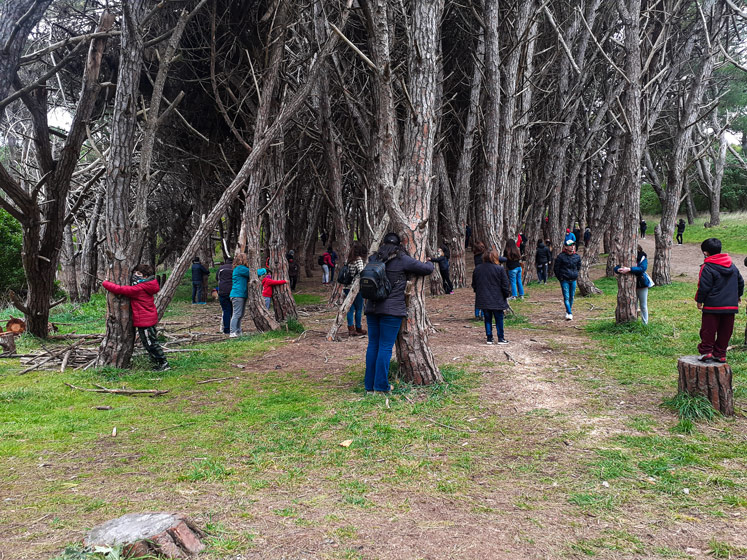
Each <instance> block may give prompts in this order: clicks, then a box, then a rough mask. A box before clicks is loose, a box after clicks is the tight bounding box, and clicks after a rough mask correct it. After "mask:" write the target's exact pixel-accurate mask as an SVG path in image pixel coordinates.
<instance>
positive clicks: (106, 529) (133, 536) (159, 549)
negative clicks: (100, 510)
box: [83, 513, 205, 558]
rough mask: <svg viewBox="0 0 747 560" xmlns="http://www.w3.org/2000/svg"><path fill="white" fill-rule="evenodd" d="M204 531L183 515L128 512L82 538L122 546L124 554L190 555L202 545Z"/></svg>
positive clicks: (89, 543)
mask: <svg viewBox="0 0 747 560" xmlns="http://www.w3.org/2000/svg"><path fill="white" fill-rule="evenodd" d="M204 536H205V534H204V533H203V532H202V531H201V530H200V529H198V528H197V527H196V526H195V525H194V523H192V521H190V520H189V519H188V518H187V517H185V516H183V515H178V514H173V513H128V514H127V515H123V516H122V517H118V518H117V519H112V520H111V521H107V522H106V523H102V524H101V525H97V526H96V527H94V528H93V529H91V532H90V533H89V534H88V536H87V537H86V538H85V540H84V541H83V542H84V544H85V545H86V546H89V547H95V546H122V547H123V548H124V552H125V555H126V556H127V557H137V558H140V557H141V556H143V557H144V556H148V557H150V556H159V557H164V558H191V557H193V556H194V555H196V554H198V553H199V552H201V551H202V550H203V549H204V548H205V545H204V544H202V542H201V541H200V539H201V538H202V537H204Z"/></svg>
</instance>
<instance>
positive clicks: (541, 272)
mask: <svg viewBox="0 0 747 560" xmlns="http://www.w3.org/2000/svg"><path fill="white" fill-rule="evenodd" d="M537 282H542V283H545V284H546V283H547V263H545V264H538V265H537Z"/></svg>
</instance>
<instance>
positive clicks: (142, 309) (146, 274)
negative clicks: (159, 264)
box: [101, 264, 171, 371]
mask: <svg viewBox="0 0 747 560" xmlns="http://www.w3.org/2000/svg"><path fill="white" fill-rule="evenodd" d="M153 274H154V272H153V268H152V267H151V266H150V265H148V264H139V265H137V266H136V267H135V268H134V269H132V286H120V285H119V284H115V283H114V282H108V281H105V282H102V284H101V286H102V287H103V288H104V289H106V290H108V291H110V292H111V293H113V294H116V295H118V296H124V297H126V298H129V300H130V306H131V307H132V325H133V326H134V327H135V328H136V329H137V333H138V336H139V337H140V342H142V344H143V347H144V348H145V350H146V352H148V356H150V359H151V361H152V362H153V363H155V367H154V368H153V370H154V371H168V370H170V369H171V368H170V367H169V362H168V360H166V355H165V354H164V353H163V348H161V345H160V344H159V342H158V338H157V336H156V325H157V324H158V311H156V304H155V302H154V301H153V295H154V294H157V293H158V291H159V290H160V289H161V288H160V286H159V285H158V281H157V280H156V277H155V276H154V275H153Z"/></svg>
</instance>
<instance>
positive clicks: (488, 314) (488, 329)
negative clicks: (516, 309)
mask: <svg viewBox="0 0 747 560" xmlns="http://www.w3.org/2000/svg"><path fill="white" fill-rule="evenodd" d="M482 312H483V314H484V316H485V335H486V336H487V337H488V341H490V342H492V341H493V318H494V317H495V334H497V335H498V340H503V311H494V310H491V309H483V310H482Z"/></svg>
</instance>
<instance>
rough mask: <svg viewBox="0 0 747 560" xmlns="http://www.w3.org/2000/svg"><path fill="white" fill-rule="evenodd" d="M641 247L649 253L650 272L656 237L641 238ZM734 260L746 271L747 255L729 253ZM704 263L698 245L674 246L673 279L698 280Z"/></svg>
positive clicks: (652, 264)
mask: <svg viewBox="0 0 747 560" xmlns="http://www.w3.org/2000/svg"><path fill="white" fill-rule="evenodd" d="M640 243H641V247H643V250H644V251H646V255H648V266H649V273H650V272H651V270H652V269H653V267H654V251H655V247H654V237H653V235H649V236H648V237H646V239H641V240H640ZM729 255H730V256H731V259H732V261H734V264H736V265H737V267H738V268H739V269H740V272H744V268H743V265H744V259H745V257H747V255H740V254H737V253H729ZM701 264H703V253H701V251H700V247H698V246H697V245H690V244H683V245H677V244H676V243H675V244H674V246H673V247H672V280H678V281H684V282H696V281H697V279H698V271H699V270H700V265H701Z"/></svg>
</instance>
